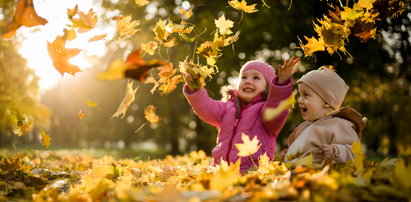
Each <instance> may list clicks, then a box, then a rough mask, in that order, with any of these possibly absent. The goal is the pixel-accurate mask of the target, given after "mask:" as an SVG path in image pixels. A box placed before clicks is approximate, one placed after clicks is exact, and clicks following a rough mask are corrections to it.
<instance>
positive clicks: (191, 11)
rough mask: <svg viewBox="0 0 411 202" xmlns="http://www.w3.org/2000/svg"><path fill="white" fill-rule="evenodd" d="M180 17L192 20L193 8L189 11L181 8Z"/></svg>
mask: <svg viewBox="0 0 411 202" xmlns="http://www.w3.org/2000/svg"><path fill="white" fill-rule="evenodd" d="M180 15H183V16H185V17H186V19H190V18H191V16H193V7H191V8H189V9H187V10H185V9H182V8H180Z"/></svg>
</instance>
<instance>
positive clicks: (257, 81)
mask: <svg viewBox="0 0 411 202" xmlns="http://www.w3.org/2000/svg"><path fill="white" fill-rule="evenodd" d="M266 88H267V82H266V81H265V78H264V76H263V74H261V72H259V71H257V70H255V69H250V70H247V71H245V72H243V73H242V75H241V81H240V84H239V85H238V96H239V97H240V98H241V99H243V100H244V101H245V102H247V103H249V102H251V101H253V99H254V98H255V97H257V96H258V95H260V94H261V93H263V92H264V91H265V90H266Z"/></svg>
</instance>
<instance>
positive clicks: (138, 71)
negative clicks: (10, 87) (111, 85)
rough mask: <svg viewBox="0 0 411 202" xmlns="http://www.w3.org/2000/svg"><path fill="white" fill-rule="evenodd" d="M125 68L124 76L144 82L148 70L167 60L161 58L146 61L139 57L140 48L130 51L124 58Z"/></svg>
mask: <svg viewBox="0 0 411 202" xmlns="http://www.w3.org/2000/svg"><path fill="white" fill-rule="evenodd" d="M125 63H126V65H127V69H126V71H125V72H124V75H125V77H128V78H132V79H136V80H138V81H140V82H144V81H145V80H146V79H147V76H148V70H150V69H151V68H154V67H160V66H163V65H166V64H167V62H165V61H161V60H156V59H153V60H150V61H148V62H146V61H144V60H143V58H141V49H140V48H139V49H137V50H135V51H134V52H132V53H130V54H129V55H128V56H127V59H126V62H125Z"/></svg>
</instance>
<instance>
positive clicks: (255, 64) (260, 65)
mask: <svg viewBox="0 0 411 202" xmlns="http://www.w3.org/2000/svg"><path fill="white" fill-rule="evenodd" d="M250 69H255V70H257V71H259V72H261V74H263V76H264V78H265V80H266V81H267V82H268V83H269V82H271V81H272V80H273V79H274V77H275V70H274V68H273V67H272V66H271V65H269V64H267V63H265V62H263V61H259V60H252V61H248V62H247V63H245V64H244V65H243V66H242V67H241V69H240V78H241V76H242V74H243V72H245V71H247V70H250Z"/></svg>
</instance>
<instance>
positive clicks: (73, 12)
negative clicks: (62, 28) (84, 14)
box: [67, 4, 78, 19]
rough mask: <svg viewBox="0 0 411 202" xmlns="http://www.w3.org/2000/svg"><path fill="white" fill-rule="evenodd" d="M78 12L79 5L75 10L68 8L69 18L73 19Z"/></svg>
mask: <svg viewBox="0 0 411 202" xmlns="http://www.w3.org/2000/svg"><path fill="white" fill-rule="evenodd" d="M77 12H78V5H77V4H76V6H75V7H74V8H73V9H69V8H67V16H68V18H69V19H71V18H73V17H74V16H75V15H76V14H77Z"/></svg>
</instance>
